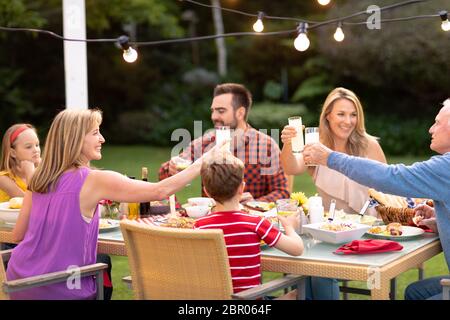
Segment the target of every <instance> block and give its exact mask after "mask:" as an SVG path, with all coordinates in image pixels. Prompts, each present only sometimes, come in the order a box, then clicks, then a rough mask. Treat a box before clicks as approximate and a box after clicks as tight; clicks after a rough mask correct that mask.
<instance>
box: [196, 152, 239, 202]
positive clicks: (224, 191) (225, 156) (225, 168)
mask: <svg viewBox="0 0 450 320" xmlns="http://www.w3.org/2000/svg"><path fill="white" fill-rule="evenodd" d="M200 175H201V177H202V183H203V186H204V188H205V190H206V192H208V194H209V195H210V196H211V197H212V198H213V199H214V200H216V201H217V202H219V203H223V202H224V201H227V200H229V199H231V198H233V197H234V196H235V195H236V192H237V191H238V188H239V186H240V185H241V183H242V181H243V180H244V163H243V162H242V161H241V160H240V159H238V158H236V157H235V156H233V155H232V154H231V153H229V152H218V153H216V154H215V155H214V156H212V157H211V158H210V159H207V160H206V159H205V160H204V161H203V163H202V168H201V170H200Z"/></svg>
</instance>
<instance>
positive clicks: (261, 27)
mask: <svg viewBox="0 0 450 320" xmlns="http://www.w3.org/2000/svg"><path fill="white" fill-rule="evenodd" d="M264 16H265V14H264V12H262V11H259V12H258V20H256V22H255V23H254V24H253V30H255V32H262V31H263V30H264V24H263V22H262V19H263V18H264Z"/></svg>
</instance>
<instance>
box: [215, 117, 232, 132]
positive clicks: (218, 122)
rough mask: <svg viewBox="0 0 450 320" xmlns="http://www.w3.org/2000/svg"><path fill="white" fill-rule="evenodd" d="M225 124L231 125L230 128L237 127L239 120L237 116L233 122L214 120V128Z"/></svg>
mask: <svg viewBox="0 0 450 320" xmlns="http://www.w3.org/2000/svg"><path fill="white" fill-rule="evenodd" d="M223 126H227V127H230V129H233V130H234V129H236V128H237V120H236V118H233V120H232V121H231V123H229V124H228V123H223V122H222V121H216V122H214V128H217V127H223Z"/></svg>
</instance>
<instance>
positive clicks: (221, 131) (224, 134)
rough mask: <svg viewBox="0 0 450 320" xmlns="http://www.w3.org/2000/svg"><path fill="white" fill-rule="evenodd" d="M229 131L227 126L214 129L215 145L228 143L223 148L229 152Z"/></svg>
mask: <svg viewBox="0 0 450 320" xmlns="http://www.w3.org/2000/svg"><path fill="white" fill-rule="evenodd" d="M230 140H231V130H230V127H228V126H221V127H217V128H216V144H221V143H222V142H223V141H228V142H227V143H226V144H225V146H224V148H226V149H227V150H230V142H229V141H230Z"/></svg>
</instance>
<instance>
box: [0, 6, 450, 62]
mask: <svg viewBox="0 0 450 320" xmlns="http://www.w3.org/2000/svg"><path fill="white" fill-rule="evenodd" d="M180 1H185V2H189V3H192V4H195V5H199V6H203V7H209V8H215V9H219V10H222V11H224V12H232V13H236V14H240V15H244V16H248V17H255V18H256V19H257V20H256V22H255V23H254V24H253V30H254V32H233V33H224V34H216V35H208V36H201V37H188V38H179V39H167V40H158V41H146V42H142V41H134V42H132V41H130V39H129V37H128V36H126V35H122V36H120V37H118V38H113V39H71V38H65V37H63V36H61V35H59V34H56V33H54V32H52V31H49V30H42V29H29V28H14V27H2V26H0V31H9V32H36V33H42V34H46V35H49V36H51V37H54V38H57V39H60V40H64V41H78V42H112V43H117V44H118V45H119V46H120V48H121V49H122V51H123V53H122V56H123V59H124V60H125V61H126V62H128V63H133V62H135V61H136V60H137V58H138V53H137V51H136V50H135V49H134V48H133V47H132V46H135V47H137V46H155V45H162V44H169V43H185V42H193V41H202V40H210V39H217V38H225V37H238V36H275V35H288V34H293V33H294V34H296V35H297V37H296V38H295V40H294V47H295V49H296V50H298V51H306V50H307V49H308V48H309V46H310V40H309V38H308V35H307V33H308V30H312V29H315V28H319V27H322V26H325V25H330V24H337V28H336V31H335V33H334V35H333V37H334V39H335V40H336V41H337V42H341V41H343V40H344V39H345V34H344V31H343V26H344V25H366V24H367V22H366V21H359V22H352V21H347V20H349V19H351V18H354V17H357V16H361V15H366V14H368V13H367V11H359V12H356V13H353V14H351V15H349V16H345V17H340V18H334V19H331V20H326V21H320V22H319V21H311V20H306V19H299V18H292V17H277V16H270V15H267V14H266V13H264V12H263V11H259V12H258V13H257V14H251V13H247V12H243V11H239V10H234V9H228V8H223V7H217V6H212V5H208V4H204V3H201V2H197V1H195V0H180ZM424 1H425V0H410V1H404V2H400V3H396V4H393V5H389V6H385V7H380V8H379V10H380V11H386V10H391V9H393V8H398V7H402V6H406V5H411V4H414V3H419V2H424ZM317 2H318V3H319V4H321V5H323V6H326V5H328V4H329V3H330V2H331V1H330V0H317ZM436 17H440V19H441V28H442V30H443V31H450V22H449V20H448V12H447V11H445V10H442V11H440V12H439V13H438V14H429V15H420V16H411V17H402V18H393V19H384V20H383V19H381V20H380V21H379V22H380V24H381V23H388V22H398V21H408V20H415V19H430V18H433V19H434V18H436ZM263 19H271V20H290V21H294V22H296V23H297V27H296V29H292V30H282V31H273V32H264V33H263V32H262V31H263V30H264V24H263Z"/></svg>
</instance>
